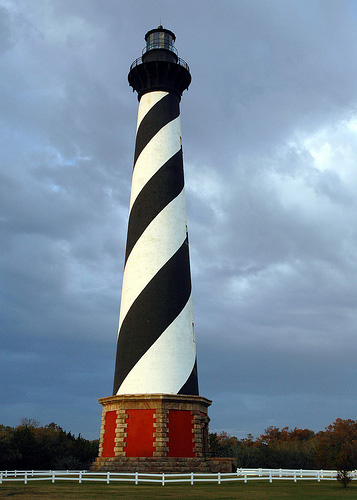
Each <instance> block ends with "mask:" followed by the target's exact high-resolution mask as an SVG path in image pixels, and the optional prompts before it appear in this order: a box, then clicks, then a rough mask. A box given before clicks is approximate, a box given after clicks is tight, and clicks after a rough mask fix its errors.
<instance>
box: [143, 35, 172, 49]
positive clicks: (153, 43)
mask: <svg viewBox="0 0 357 500" xmlns="http://www.w3.org/2000/svg"><path fill="white" fill-rule="evenodd" d="M153 49H167V50H173V39H172V36H170V35H169V34H168V33H165V32H164V31H156V32H155V33H151V35H150V36H149V38H148V40H147V50H153Z"/></svg>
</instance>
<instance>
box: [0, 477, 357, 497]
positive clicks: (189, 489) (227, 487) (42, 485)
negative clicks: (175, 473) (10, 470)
mask: <svg viewBox="0 0 357 500" xmlns="http://www.w3.org/2000/svg"><path fill="white" fill-rule="evenodd" d="M115 497H119V498H120V497H122V498H125V499H139V498H140V499H154V498H176V499H187V498H191V499H194V498H204V499H206V498H214V499H216V498H226V499H227V498H237V499H247V500H248V499H249V500H257V499H259V500H269V499H274V500H275V499H276V498H296V499H298V500H300V499H304V498H316V499H321V500H326V499H329V498H343V499H344V498H355V499H356V498H357V481H355V482H354V481H352V483H350V485H349V486H348V487H347V489H345V488H342V486H341V485H340V484H339V483H338V482H337V481H321V482H320V483H318V482H317V481H300V482H299V481H298V482H297V483H294V482H293V481H283V480H276V481H273V483H272V484H270V483H269V482H268V481H250V482H248V483H247V484H244V483H243V482H232V483H230V482H227V483H222V484H221V485H218V484H215V483H199V484H195V485H193V486H191V485H190V484H179V485H176V484H167V485H165V486H161V485H158V484H139V485H135V484H126V483H115V484H109V485H108V484H105V483H95V482H90V483H86V482H84V483H82V484H78V483H74V482H72V481H58V482H57V481H56V482H55V483H54V484H52V483H51V482H47V481H46V482H44V481H34V482H29V483H28V484H27V485H25V484H23V483H5V482H4V483H3V484H1V485H0V498H11V499H14V500H15V499H23V500H31V499H35V498H42V499H43V500H45V499H46V500H47V499H56V500H60V499H67V498H70V499H71V498H73V499H81V498H83V499H93V498H98V499H99V498H100V499H109V498H110V499H112V498H115Z"/></svg>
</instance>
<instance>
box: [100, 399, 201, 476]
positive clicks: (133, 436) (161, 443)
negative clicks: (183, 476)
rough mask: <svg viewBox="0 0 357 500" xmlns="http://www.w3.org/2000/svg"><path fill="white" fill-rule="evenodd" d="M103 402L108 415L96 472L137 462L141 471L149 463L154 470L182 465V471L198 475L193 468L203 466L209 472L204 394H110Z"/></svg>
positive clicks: (106, 415)
mask: <svg viewBox="0 0 357 500" xmlns="http://www.w3.org/2000/svg"><path fill="white" fill-rule="evenodd" d="M99 402H100V403H101V404H102V406H103V417H102V427H101V436H100V441H99V456H98V458H97V460H96V462H95V463H94V464H93V468H95V469H97V470H99V469H101V470H103V469H105V470H114V469H113V467H114V468H115V470H119V469H120V470H124V469H125V467H126V465H125V464H127V466H128V467H129V469H131V467H132V466H134V465H135V464H136V465H135V467H136V469H135V470H137V471H138V472H139V469H138V468H137V467H139V465H141V466H143V465H144V462H145V464H147V465H145V467H148V468H150V469H152V468H156V465H157V466H159V463H160V467H161V468H162V467H163V466H164V465H167V466H169V467H170V466H172V467H173V466H174V465H175V464H181V465H180V467H181V468H182V467H183V468H184V469H185V470H186V469H187V466H188V467H189V469H190V471H193V469H192V467H194V468H197V467H198V469H199V470H201V469H200V464H202V466H203V468H205V469H207V463H206V457H207V455H208V422H209V418H208V415H207V408H208V406H210V404H211V401H210V400H208V399H206V398H202V397H200V396H183V395H172V394H134V395H122V396H110V397H108V398H102V399H100V400H99ZM114 422H115V424H114ZM144 459H145V460H144ZM146 459H147V460H146ZM155 464H156V465H155ZM170 464H171V465H170ZM108 467H109V468H108ZM118 467H119V469H118ZM145 467H144V469H145ZM175 467H176V466H175ZM142 468H143V467H141V469H142ZM129 469H128V468H127V469H126V470H129ZM145 470H147V468H146V469H145ZM156 470H157V468H156ZM206 471H208V469H207V470H206ZM162 472H164V470H162ZM182 472H183V470H182ZM202 472H203V470H202Z"/></svg>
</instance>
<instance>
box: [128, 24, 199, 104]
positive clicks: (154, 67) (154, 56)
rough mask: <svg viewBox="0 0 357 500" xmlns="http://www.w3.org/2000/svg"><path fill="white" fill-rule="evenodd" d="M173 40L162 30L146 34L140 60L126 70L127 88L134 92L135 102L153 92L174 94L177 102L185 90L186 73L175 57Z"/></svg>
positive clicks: (188, 79) (167, 32)
mask: <svg viewBox="0 0 357 500" xmlns="http://www.w3.org/2000/svg"><path fill="white" fill-rule="evenodd" d="M175 40H176V37H175V35H174V33H173V32H172V31H170V30H167V29H165V28H163V27H162V26H158V28H156V29H152V30H150V31H148V32H147V33H146V35H145V41H146V46H145V47H144V48H143V50H142V56H141V57H138V59H136V60H135V61H134V62H133V64H132V65H131V66H130V71H129V75H128V80H129V85H130V86H131V87H133V91H135V90H136V92H137V93H138V98H139V100H140V98H141V97H142V96H143V95H144V94H146V93H147V92H153V91H156V90H163V91H167V92H174V93H175V94H177V95H178V97H179V98H181V95H182V92H183V91H184V90H186V89H188V86H189V85H190V83H191V75H190V69H189V67H188V64H186V62H185V61H184V60H183V59H180V58H179V57H178V55H177V50H176V48H175V46H174V42H175Z"/></svg>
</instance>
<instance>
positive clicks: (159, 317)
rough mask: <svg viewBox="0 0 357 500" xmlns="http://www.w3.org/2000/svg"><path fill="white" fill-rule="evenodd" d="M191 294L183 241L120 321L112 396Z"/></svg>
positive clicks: (186, 248)
mask: <svg viewBox="0 0 357 500" xmlns="http://www.w3.org/2000/svg"><path fill="white" fill-rule="evenodd" d="M190 295H191V276H190V262H189V253H188V241H187V239H186V240H185V241H184V243H183V244H182V245H181V247H180V248H179V249H178V251H177V252H176V253H175V254H174V255H173V256H172V257H171V259H169V260H168V261H167V262H166V264H165V265H164V266H163V267H162V268H161V269H160V270H159V271H158V272H157V273H156V275H155V276H154V277H153V278H152V280H151V281H150V282H149V283H148V285H147V286H146V287H145V288H144V290H143V291H142V292H141V293H140V294H139V296H138V297H137V298H136V299H135V301H134V303H133V304H132V306H131V307H130V309H129V311H128V313H127V314H126V316H125V318H124V320H123V323H122V325H121V328H120V334H119V337H118V347H117V358H116V368H115V376H114V389H113V392H114V394H116V393H117V392H118V389H119V387H120V385H121V384H122V382H123V381H124V379H125V377H126V376H127V375H128V373H129V372H130V370H131V369H132V368H133V367H134V366H135V364H136V363H137V362H138V361H139V359H140V358H141V357H142V356H143V355H144V354H145V353H146V351H147V350H148V349H149V348H150V347H151V346H152V345H153V344H154V342H155V341H156V340H157V339H158V338H159V337H160V335H161V334H162V333H163V332H164V331H165V330H166V328H167V327H168V326H169V325H170V324H171V323H172V322H173V321H174V319H175V318H177V316H178V315H179V314H180V312H181V311H182V309H183V308H184V307H185V305H186V304H187V301H188V299H189V298H190ZM181 390H182V389H181ZM181 394H183V393H182V392H181ZM188 394H196V393H195V392H189V393H188ZM197 394H198V392H197Z"/></svg>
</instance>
